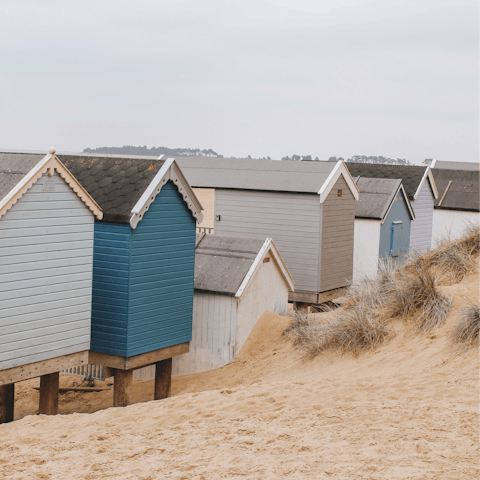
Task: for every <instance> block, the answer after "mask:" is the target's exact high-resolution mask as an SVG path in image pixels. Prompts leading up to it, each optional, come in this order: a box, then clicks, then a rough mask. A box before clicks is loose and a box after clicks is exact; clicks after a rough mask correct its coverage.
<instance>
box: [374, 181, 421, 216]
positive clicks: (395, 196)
mask: <svg viewBox="0 0 480 480" xmlns="http://www.w3.org/2000/svg"><path fill="white" fill-rule="evenodd" d="M398 192H402V194H403V199H404V200H405V204H406V205H407V208H408V211H409V213H410V217H411V219H412V220H415V213H414V212H413V208H412V204H411V203H410V200H409V198H408V195H407V192H406V191H405V188H403V184H402V183H401V182H400V186H399V188H397V189H396V191H395V194H394V195H393V198H392V199H391V200H390V204H389V206H388V208H387V211H386V212H385V213H384V214H383V215H382V220H381V221H380V223H381V224H382V225H383V224H384V222H385V220H386V219H387V216H388V214H389V213H390V210H391V209H392V207H393V202H394V201H395V199H396V198H397V195H398Z"/></svg>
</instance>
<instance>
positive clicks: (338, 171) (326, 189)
mask: <svg viewBox="0 0 480 480" xmlns="http://www.w3.org/2000/svg"><path fill="white" fill-rule="evenodd" d="M340 175H342V176H343V178H344V180H345V182H347V185H348V187H349V188H350V191H351V192H352V195H353V196H354V197H355V200H358V198H359V194H360V191H359V190H358V187H357V185H356V184H355V182H354V181H353V178H352V176H351V175H350V172H349V171H348V168H347V167H346V165H345V162H343V161H342V160H339V161H338V162H337V164H336V165H335V167H334V168H333V170H332V171H331V172H330V175H329V176H328V177H327V179H326V180H325V183H324V184H323V185H322V188H320V190H319V192H318V194H319V195H320V203H323V202H324V201H325V200H326V198H327V197H328V194H329V193H330V191H331V190H332V188H333V186H334V185H335V182H336V181H337V180H338V178H339V177H340Z"/></svg>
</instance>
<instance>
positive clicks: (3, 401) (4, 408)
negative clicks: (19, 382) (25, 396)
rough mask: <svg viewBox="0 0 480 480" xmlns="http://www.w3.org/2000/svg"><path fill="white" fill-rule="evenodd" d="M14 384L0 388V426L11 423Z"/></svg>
mask: <svg viewBox="0 0 480 480" xmlns="http://www.w3.org/2000/svg"><path fill="white" fill-rule="evenodd" d="M14 399H15V384H14V383H11V384H10V385H2V386H0V424H1V423H8V422H13V406H14Z"/></svg>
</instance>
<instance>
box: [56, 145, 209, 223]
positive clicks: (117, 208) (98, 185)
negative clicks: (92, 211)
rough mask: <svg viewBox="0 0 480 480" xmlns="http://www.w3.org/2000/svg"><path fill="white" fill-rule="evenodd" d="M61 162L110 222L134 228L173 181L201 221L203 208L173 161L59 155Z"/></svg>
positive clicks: (115, 156) (138, 157)
mask: <svg viewBox="0 0 480 480" xmlns="http://www.w3.org/2000/svg"><path fill="white" fill-rule="evenodd" d="M59 157H60V159H61V160H62V162H63V163H64V164H65V165H66V166H67V168H68V169H69V170H70V171H71V172H72V173H73V174H74V175H75V177H77V178H78V180H79V182H81V183H82V185H83V186H84V187H85V188H86V189H87V190H88V192H89V193H90V194H91V195H92V197H93V198H94V199H95V200H96V201H97V203H98V204H99V205H100V206H101V207H102V210H103V214H104V217H103V219H104V220H105V221H107V222H118V223H129V224H130V226H131V227H132V228H135V227H136V226H137V224H138V222H139V221H140V220H141V219H142V218H143V214H144V213H145V212H146V211H147V210H148V207H149V206H150V204H151V203H152V202H153V201H154V200H155V197H156V196H157V195H158V193H160V190H161V189H162V187H163V185H165V183H166V182H167V181H168V180H171V181H172V182H173V183H174V184H175V185H176V186H177V188H178V191H179V193H180V194H181V195H182V197H183V200H184V202H185V204H186V205H187V207H188V209H189V210H190V211H191V213H192V215H193V216H194V217H195V218H196V219H197V221H198V222H201V221H202V219H203V215H202V213H201V211H202V206H201V204H200V202H199V200H198V199H197V197H196V196H195V194H194V193H193V190H192V189H191V188H190V185H189V184H188V182H187V180H186V179H185V177H184V175H183V174H182V172H181V170H180V168H179V167H178V165H177V164H176V162H175V160H174V159H173V158H168V159H163V158H161V157H163V155H161V156H160V157H159V158H154V157H140V156H129V157H122V156H120V155H112V156H110V155H90V154H76V155H71V154H67V155H64V154H60V155H59Z"/></svg>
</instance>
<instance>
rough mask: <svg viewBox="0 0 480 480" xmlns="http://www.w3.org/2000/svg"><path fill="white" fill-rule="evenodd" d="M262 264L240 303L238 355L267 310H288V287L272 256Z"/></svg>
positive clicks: (238, 313) (237, 337) (236, 342)
mask: <svg viewBox="0 0 480 480" xmlns="http://www.w3.org/2000/svg"><path fill="white" fill-rule="evenodd" d="M267 258H269V261H267V262H266V263H262V264H261V265H260V268H259V269H258V270H257V272H256V274H255V275H254V277H253V278H252V280H251V282H250V284H249V285H248V288H247V289H246V290H245V291H244V292H243V294H242V296H241V297H240V300H239V302H238V311H237V333H236V336H235V339H236V340H235V352H236V353H238V352H239V351H240V349H241V348H242V346H243V344H244V343H245V340H246V339H247V338H248V336H249V335H250V332H251V330H252V328H253V327H254V326H255V324H256V323H257V321H258V319H259V318H260V317H261V316H262V315H263V313H264V312H265V311H266V310H269V311H271V312H275V310H276V309H280V311H281V310H285V311H286V310H287V307H288V286H287V284H286V283H285V280H284V278H283V277H282V275H281V273H280V272H279V270H278V267H277V266H276V265H275V261H274V259H273V257H272V256H271V254H269V255H268V256H267Z"/></svg>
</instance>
